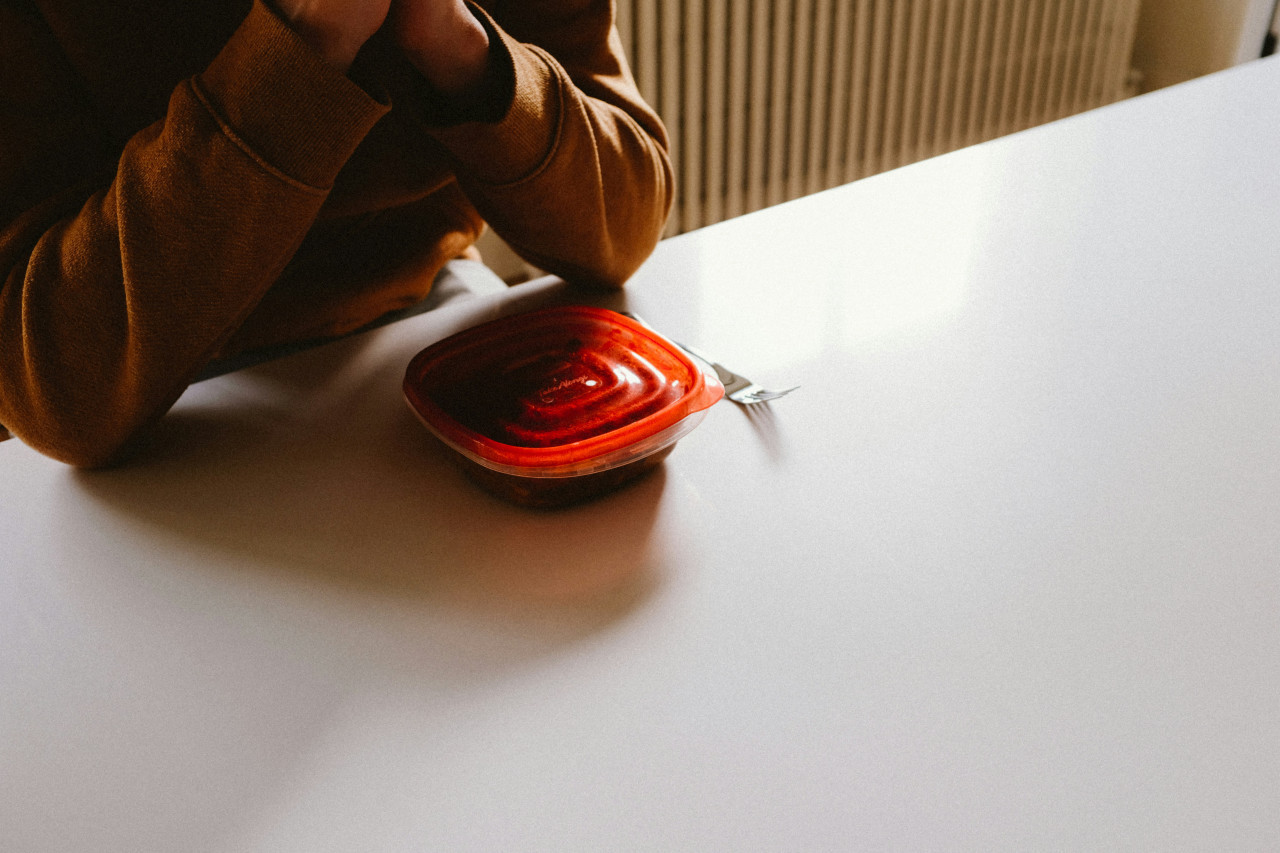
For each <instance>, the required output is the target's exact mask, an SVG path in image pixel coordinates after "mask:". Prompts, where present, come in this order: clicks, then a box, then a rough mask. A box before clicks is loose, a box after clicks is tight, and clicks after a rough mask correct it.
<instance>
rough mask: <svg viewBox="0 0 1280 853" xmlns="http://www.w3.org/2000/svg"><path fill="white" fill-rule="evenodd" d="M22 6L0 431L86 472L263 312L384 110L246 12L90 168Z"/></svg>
mask: <svg viewBox="0 0 1280 853" xmlns="http://www.w3.org/2000/svg"><path fill="white" fill-rule="evenodd" d="M19 8H20V7H17V6H14V5H8V4H6V5H3V6H0V16H2V17H3V20H0V33H3V36H0V91H3V92H4V93H5V95H6V98H4V99H0V151H2V152H3V154H0V199H3V200H4V201H3V202H0V423H2V424H4V425H5V426H6V427H8V429H9V430H10V431H11V432H13V433H14V434H15V435H16V436H18V437H19V438H22V439H23V440H24V441H26V442H27V443H28V444H30V445H32V446H33V447H35V448H36V449H38V450H40V451H42V452H44V453H46V454H49V455H51V456H54V457H55V458H59V459H61V460H63V461H66V462H69V463H72V464H75V465H80V466H96V465H101V464H104V463H106V462H108V461H110V460H111V459H112V458H113V457H114V456H115V455H116V454H117V453H118V451H119V450H120V448H121V447H122V446H123V444H124V443H125V442H126V440H127V439H128V438H129V437H130V436H131V435H133V434H134V433H135V432H136V431H137V430H138V429H139V427H141V426H142V425H143V424H145V423H146V422H148V421H150V420H152V419H154V418H156V417H158V416H159V415H161V414H162V413H163V412H164V411H165V410H167V409H168V408H169V407H170V406H171V405H172V403H173V402H174V401H175V400H176V399H177V397H178V396H179V395H180V394H181V393H182V391H183V389H184V388H185V387H186V385H187V384H188V383H189V382H190V381H191V379H192V377H193V376H194V375H195V374H196V373H197V372H198V371H199V369H200V367H201V366H202V364H203V363H204V362H205V361H206V360H207V359H208V357H209V356H210V355H211V354H213V353H214V352H215V351H216V350H217V348H218V347H219V346H220V345H221V343H222V342H223V341H224V340H225V339H226V338H227V337H228V336H229V335H230V334H231V333H232V332H233V331H234V330H235V328H236V327H237V326H238V325H239V324H240V323H241V322H242V321H243V319H244V317H245V316H246V315H247V314H248V313H249V312H250V311H251V310H252V309H253V307H254V306H255V305H256V304H257V302H258V301H259V300H260V299H261V298H262V295H263V294H264V293H265V292H266V290H267V289H268V288H269V287H270V285H271V283H272V282H273V281H274V280H275V279H276V278H277V277H278V276H279V275H280V273H281V271H282V270H283V268H284V266H285V265H286V264H287V263H288V261H289V259H290V258H291V256H292V255H293V253H294V252H295V251H296V249H297V247H298V245H299V244H300V242H301V241H302V238H303V237H304V235H305V234H306V233H307V231H308V230H309V228H310V227H311V225H312V223H313V221H314V220H315V218H316V216H317V213H318V211H319V209H320V206H321V204H322V203H323V202H324V200H325V197H326V195H327V193H328V191H329V188H330V187H331V186H332V183H333V181H334V178H335V176H336V175H337V173H338V171H339V170H340V169H341V167H342V165H343V164H344V163H345V162H346V161H347V159H348V158H349V157H350V155H351V153H352V152H353V151H354V150H355V148H356V146H358V145H359V143H360V141H361V140H362V139H363V138H364V136H365V135H366V134H367V133H368V131H369V130H370V128H372V126H373V125H374V123H375V122H377V121H378V119H379V118H380V117H381V116H382V115H383V114H384V113H385V112H386V110H387V107H386V106H385V105H383V104H381V103H380V102H379V101H378V100H376V99H374V98H372V97H370V96H369V95H368V94H367V93H365V92H364V90H362V89H360V88H359V87H358V86H356V85H355V84H354V83H352V82H351V81H350V80H348V79H347V78H346V77H345V76H342V75H340V74H338V73H337V72H335V71H333V70H332V69H330V68H329V67H328V66H327V65H325V63H324V62H323V61H322V60H321V59H320V58H319V57H318V56H317V55H315V54H314V52H312V51H311V50H310V49H308V48H307V47H306V46H305V45H304V44H303V43H302V42H301V41H300V40H299V39H298V38H297V37H296V36H295V35H294V34H293V33H292V31H290V30H289V29H288V28H287V27H286V26H285V25H284V24H283V23H282V22H281V21H280V20H279V19H278V18H277V17H276V16H275V15H274V14H273V13H272V12H271V11H269V10H268V9H267V8H266V7H265V6H264V5H263V4H262V2H261V0H255V3H254V5H253V8H252V10H251V11H250V12H249V14H248V16H247V17H246V19H245V20H244V22H243V23H242V24H241V25H240V27H239V28H238V29H237V30H236V32H235V33H234V35H233V36H232V37H231V39H230V41H229V42H228V43H227V44H226V46H225V47H224V48H223V49H222V51H221V52H220V53H219V54H218V56H217V57H216V58H215V59H214V60H213V62H212V63H211V64H210V65H209V66H208V68H207V69H206V70H205V71H204V72H203V73H201V74H199V75H197V76H196V77H195V78H193V79H189V80H187V81H184V82H183V83H181V84H180V85H179V86H178V87H177V88H176V89H175V90H174V92H173V93H172V96H171V98H170V100H169V105H168V110H167V113H166V115H165V116H164V118H163V119H162V120H161V121H159V122H157V123H155V124H153V125H151V126H149V127H147V128H145V129H143V130H141V131H140V132H138V133H137V134H136V135H135V136H133V137H132V138H131V139H129V140H128V141H127V143H126V144H125V145H124V148H123V152H122V153H119V152H117V153H114V154H111V155H101V154H99V153H95V152H99V151H102V150H109V148H110V146H109V144H108V143H106V142H101V143H100V144H98V145H96V146H95V145H90V144H87V143H85V142H83V140H84V139H86V138H92V137H93V136H94V135H95V133H96V135H97V137H98V138H102V137H103V136H105V133H104V132H103V131H101V130H98V131H95V130H94V119H93V111H92V109H91V107H90V106H88V105H87V103H86V100H87V99H85V98H84V97H83V96H80V95H78V94H77V92H76V91H75V80H74V76H73V75H71V74H69V73H68V71H67V69H66V66H65V62H64V60H63V59H62V57H61V55H60V54H59V53H58V52H57V46H56V44H54V43H53V40H52V38H51V36H50V35H49V32H48V31H47V30H46V29H44V28H43V24H42V22H41V21H40V20H39V19H38V18H36V17H35V16H34V14H33V13H24V12H21V11H17V9H19ZM11 47H13V48H16V49H10V48H11ZM10 93H19V94H16V95H15V96H14V97H9V95H10ZM20 93H30V94H29V96H24V95H22V94H20ZM24 97H26V98H27V100H26V101H25V102H24V100H23V98H24ZM53 163H57V164H58V165H59V168H54V167H53Z"/></svg>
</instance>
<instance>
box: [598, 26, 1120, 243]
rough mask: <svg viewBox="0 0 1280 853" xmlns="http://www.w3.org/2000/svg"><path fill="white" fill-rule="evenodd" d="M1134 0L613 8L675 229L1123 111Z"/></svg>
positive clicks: (706, 222)
mask: <svg viewBox="0 0 1280 853" xmlns="http://www.w3.org/2000/svg"><path fill="white" fill-rule="evenodd" d="M1139 4H1140V0H618V28H619V30H620V32H621V33H622V38H623V46H624V48H625V50H626V51H627V56H628V57H629V59H630V60H631V65H632V70H633V71H634V72H635V75H636V80H637V82H638V84H639V86H640V90H641V92H642V93H643V94H644V95H645V97H646V98H647V99H648V100H649V102H650V103H651V104H653V105H654V107H655V108H656V109H657V110H658V112H659V113H660V114H661V115H662V118H663V120H664V121H665V122H666V124H667V128H668V130H669V131H670V132H671V138H672V156H673V159H674V161H675V165H676V172H677V180H678V185H679V186H678V195H677V201H676V208H675V211H674V212H673V214H672V219H671V223H670V225H669V226H668V229H667V233H668V235H670V234H676V233H680V232H682V231H688V230H691V229H693V228H698V227H700V226H703V225H709V224H712V223H714V222H718V221H720V220H722V219H727V218H730V217H733V216H737V215H739V214H742V213H748V212H750V211H752V210H756V209H759V208H761V207H765V206H767V205H771V204H777V203H779V202H782V201H786V200H788V199H791V198H796V197H798V196H801V195H806V194H808V193H812V192H816V191H818V190H822V189H826V188H829V187H833V186H837V185H839V184H842V183H846V182H848V181H851V180H854V179H856V178H861V177H864V176H866V175H871V174H874V173H876V172H881V171H884V170H886V169H891V168H893V167H895V166H900V165H903V164H905V163H909V162H913V161H915V160H920V159H923V158H925V157H930V156H933V155H935V154H941V153H943V152H946V151H950V150H953V149H955V148H960V147H962V146H965V145H969V144H972V143H975V142H980V141H982V140H985V139H991V138H993V137H996V136H1000V135H1002V134H1005V133H1009V132H1012V131H1015V130H1020V129H1022V128H1026V127H1030V126H1032V125H1036V124H1040V123H1043V122H1046V121H1050V120H1053V119H1055V118H1061V117H1063V116H1066V115H1070V114H1072V113H1076V112H1080V111H1082V110H1085V109H1089V108H1091V107H1096V106H1100V105H1102V104H1106V103H1110V102H1112V101H1115V100H1118V99H1119V98H1121V97H1123V96H1124V95H1125V94H1126V87H1127V82H1128V77H1129V60H1130V53H1131V50H1132V46H1133V38H1134V28H1135V25H1136V22H1137V16H1138V7H1139Z"/></svg>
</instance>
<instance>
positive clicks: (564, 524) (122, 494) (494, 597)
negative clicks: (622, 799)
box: [77, 289, 666, 621]
mask: <svg viewBox="0 0 1280 853" xmlns="http://www.w3.org/2000/svg"><path fill="white" fill-rule="evenodd" d="M531 298H535V299H536V298H537V296H536V294H535V296H534V297H531ZM558 298H561V297H560V295H559V293H558V292H557V291H555V290H554V289H552V290H548V291H546V292H544V293H543V294H542V298H541V301H556V300H557V299H558ZM508 304H509V300H507V301H504V302H503V303H501V305H502V306H508ZM507 310H509V308H508V307H499V303H497V302H494V301H493V300H489V299H487V298H484V297H480V298H475V299H472V300H469V301H468V302H467V303H466V304H464V305H458V306H450V307H449V308H447V309H442V310H441V311H439V312H436V313H437V314H438V315H439V316H435V317H428V316H425V315H424V316H423V317H419V318H414V319H413V320H412V321H406V322H405V323H402V324H399V327H398V328H397V327H388V328H387V329H384V330H378V331H375V332H372V333H369V334H365V335H359V336H356V337H353V338H349V339H347V340H343V341H339V342H337V343H333V344H330V345H328V346H325V347H321V348H318V349H315V350H311V351H308V352H304V353H301V354H298V355H295V356H291V357H289V358H285V359H281V360H279V361H276V362H271V363H267V364H263V365H259V366H257V367H254V368H251V369H249V370H246V371H242V372H240V373H237V374H233V375H229V376H226V377H222V378H220V379H217V380H213V381H211V382H209V383H201V384H200V385H197V386H193V388H192V390H191V391H189V392H188V395H187V396H186V397H184V399H183V400H182V401H181V402H180V404H179V406H177V407H176V408H175V410H174V411H173V412H171V413H170V414H169V415H168V416H167V417H166V418H165V419H164V420H163V421H162V422H161V423H160V424H159V425H158V427H157V428H156V429H155V430H154V432H153V433H152V434H151V435H150V436H149V438H148V440H147V443H146V446H145V447H143V448H141V449H140V451H139V452H138V453H137V454H136V456H135V457H134V460H133V461H132V462H130V463H129V464H127V465H125V466H123V467H120V468H117V469H115V470H109V471H102V472H93V473H83V474H78V475H77V478H78V482H79V484H80V486H81V487H82V488H83V490H84V491H85V492H86V493H88V494H89V495H90V496H92V497H93V498H94V499H96V500H97V501H99V502H101V503H102V504H104V505H106V506H108V507H110V508H111V509H112V510H114V511H116V512H119V513H121V514H125V515H128V516H131V517H133V518H135V519H138V520H141V521H143V522H146V523H147V524H148V525H150V526H152V527H154V528H155V529H156V530H158V531H161V533H162V535H163V536H164V537H165V538H166V539H168V540H170V541H172V540H174V539H180V540H183V542H182V543H179V546H178V547H179V548H180V549H181V550H185V549H186V548H187V546H188V545H189V547H190V549H192V550H194V551H196V552H198V553H201V554H203V555H205V556H204V557H201V558H200V559H199V560H197V561H193V562H197V563H199V564H222V563H226V562H228V559H227V558H229V559H230V562H232V563H234V564H237V565H243V566H246V567H249V568H250V569H251V570H253V571H261V572H276V573H286V574H287V573H294V574H302V575H306V576H309V577H311V578H321V579H323V580H324V581H325V582H326V583H331V584H338V585H343V586H350V587H353V588H360V589H363V590H365V591H369V592H374V593H377V594H388V595H394V596H417V597H427V598H430V599H433V600H438V601H441V602H450V603H453V604H460V605H465V606H473V607H479V608H482V609H493V608H497V609H500V610H502V609H509V608H512V607H515V608H519V609H525V610H528V609H529V608H530V607H546V608H551V609H563V608H565V607H568V608H570V609H573V610H575V611H577V614H578V616H580V617H588V616H590V617H592V618H595V619H605V620H608V619H610V618H616V616H618V615H619V614H620V613H621V612H625V611H626V610H627V609H628V608H630V607H632V606H634V605H635V604H636V603H637V602H638V601H639V600H641V599H642V598H643V597H644V596H645V594H646V590H648V589H649V588H650V587H651V585H652V584H653V583H654V582H655V580H656V575H655V569H654V566H653V555H652V554H650V545H651V542H650V538H651V534H652V532H653V528H654V525H655V523H656V520H657V515H658V510H659V504H660V499H661V496H662V493H663V488H664V483H665V479H666V478H665V474H664V472H663V470H662V468H661V467H660V468H659V469H658V470H657V471H655V472H654V473H652V474H651V475H649V476H647V477H645V478H644V479H642V480H640V481H638V482H636V483H633V484H632V485H630V486H628V487H626V488H624V489H623V490H621V491H619V492H616V493H614V494H611V495H608V496H605V497H603V498H600V499H598V500H595V501H593V502H590V503H586V504H582V505H579V506H575V507H570V508H566V509H561V510H555V511H537V510H528V509H523V508H519V507H514V506H510V505H508V504H505V503H503V502H501V501H499V500H498V499H496V498H493V497H490V496H489V495H487V494H486V493H483V492H481V491H480V490H479V489H478V488H477V487H475V486H474V485H473V484H472V483H471V482H469V481H468V480H466V479H465V478H464V477H463V476H462V475H461V474H460V473H459V472H458V471H457V470H456V469H455V468H454V466H453V465H452V464H451V463H450V461H449V459H448V454H449V452H448V451H447V450H446V449H445V448H443V447H442V446H441V445H440V444H439V443H438V442H437V441H436V440H435V439H434V438H433V437H432V436H430V434H429V433H428V432H427V431H426V430H425V429H424V428H423V427H422V426H421V425H420V424H419V423H418V422H417V420H416V418H415V417H414V416H413V415H412V413H411V412H410V411H409V409H408V407H407V405H406V404H405V403H404V401H403V398H402V396H401V392H400V382H401V378H402V375H403V370H404V367H405V365H406V364H407V363H408V361H409V359H410V358H412V356H413V354H414V353H416V352H417V351H418V350H419V349H421V348H422V347H423V346H426V345H427V344H429V343H431V342H433V341H434V340H437V339H439V338H441V337H443V336H445V335H446V334H449V333H451V332H452V331H455V330H456V329H458V328H462V327H465V326H467V325H472V324H474V322H478V321H479V320H483V319H486V318H487V317H488V316H489V315H491V314H493V312H494V311H502V312H505V311H507ZM210 553H212V554H215V555H222V557H221V558H218V559H208V558H207V557H208V555H209V554H210ZM588 621H590V619H589V620H588Z"/></svg>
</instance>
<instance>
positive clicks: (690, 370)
mask: <svg viewBox="0 0 1280 853" xmlns="http://www.w3.org/2000/svg"><path fill="white" fill-rule="evenodd" d="M404 394H405V398H406V399H407V400H408V402H409V405H410V407H411V408H412V409H413V411H414V412H415V413H416V414H417V415H418V417H419V418H420V419H421V420H422V422H423V423H424V424H425V425H426V426H427V428H428V429H429V430H430V431H431V432H432V433H434V434H435V435H436V437H437V438H439V439H440V440H441V441H442V442H444V444H445V445H446V446H447V447H449V448H450V449H451V450H453V451H454V453H453V456H454V459H455V461H456V462H458V463H459V465H460V466H461V467H462V469H463V470H464V471H465V472H466V473H467V474H468V475H469V476H470V477H471V478H472V479H473V480H475V481H476V482H477V483H479V484H480V485H481V486H482V487H484V488H485V489H487V490H488V491H490V492H492V493H494V494H496V495H498V496H499V497H502V498H505V499H507V500H509V501H512V502H514V503H517V504H521V505H523V506H539V507H550V506H562V505H565V504H570V503H576V502H578V501H581V500H585V499H587V498H591V497H594V496H596V495H599V494H602V493H604V492H607V491H610V490H612V489H615V488H617V487H618V486H621V485H622V484H624V483H626V482H628V481H630V480H632V479H634V478H635V477H637V476H639V475H641V474H643V473H645V472H646V471H649V470H651V469H652V468H654V467H655V466H657V465H658V463H660V462H661V461H662V460H663V459H664V458H666V456H667V455H668V454H669V453H670V452H671V450H672V449H674V447H675V444H676V442H677V441H679V440H680V439H681V438H683V437H684V436H685V435H687V434H688V433H689V432H690V431H691V430H692V429H694V427H696V426H697V425H698V424H699V423H701V422H702V419H703V418H704V417H705V416H706V411H707V409H708V408H710V407H711V406H712V405H713V404H714V403H715V402H716V401H718V400H719V399H720V398H721V397H722V396H724V388H723V387H722V386H721V385H720V382H719V381H718V380H717V379H716V378H715V376H714V374H710V373H708V372H706V371H704V370H703V368H702V367H700V366H699V364H698V363H697V362H695V361H694V360H693V359H691V358H690V357H689V356H688V355H686V354H685V353H684V352H683V351H682V350H681V349H680V348H679V347H677V346H676V345H674V344H673V343H671V342H670V341H668V340H666V339H665V338H663V337H662V336H661V335H659V334H657V333H656V332H654V331H652V330H651V329H648V328H647V327H645V326H642V325H640V324H639V323H636V322H635V321H634V320H632V319H630V318H629V317H625V316H623V315H621V314H618V313H616V312H613V311H608V310H605V309H602V308H590V307H584V306H567V307H558V308H546V309H542V310H539V311H532V312H529V313H526V314H518V315H515V316H512V317H506V318H503V319H500V320H494V321H492V322H490V323H485V324H483V325H480V326H476V327H474V328H471V329H467V330H466V331H463V332H460V333H458V334H456V335H453V336H451V337H449V338H446V339H445V340H442V341H440V342H439V343H436V344H433V345H432V346H429V347H427V348H426V349H424V350H423V351H422V352H420V353H418V354H417V355H416V356H414V358H413V360H412V361H410V362H409V366H408V368H407V369H406V371H405V378H404Z"/></svg>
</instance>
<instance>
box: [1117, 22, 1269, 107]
mask: <svg viewBox="0 0 1280 853" xmlns="http://www.w3.org/2000/svg"><path fill="white" fill-rule="evenodd" d="M1274 6H1275V3H1274V0H1143V3H1142V12H1141V14H1140V16H1139V18H1138V34H1137V41H1136V43H1135V45H1134V53H1133V64H1134V66H1135V67H1136V68H1137V69H1138V70H1139V71H1141V72H1142V75H1143V85H1142V88H1143V89H1144V90H1147V91H1149V90H1151V89H1159V88H1161V87H1162V86H1168V85H1171V84H1173V83H1181V82H1182V81H1184V80H1190V79H1191V78H1192V77H1198V76H1200V75H1202V74H1209V73H1212V72H1214V71H1220V70H1222V69H1224V68H1228V67H1230V66H1232V65H1235V64H1237V63H1238V62H1241V61H1244V60H1246V59H1252V58H1256V56H1257V55H1258V54H1257V51H1258V50H1259V49H1260V48H1261V45H1262V39H1263V36H1264V35H1265V34H1266V31H1267V27H1268V25H1269V23H1270V20H1271V14H1272V10H1273V9H1274Z"/></svg>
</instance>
